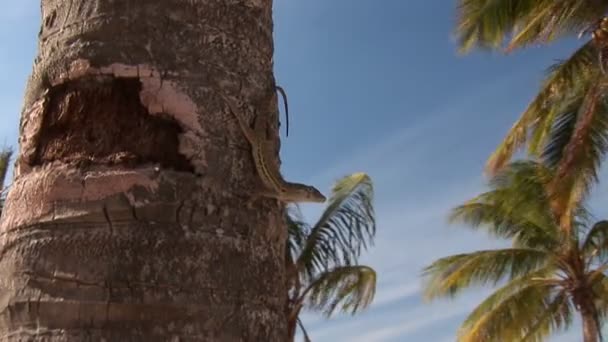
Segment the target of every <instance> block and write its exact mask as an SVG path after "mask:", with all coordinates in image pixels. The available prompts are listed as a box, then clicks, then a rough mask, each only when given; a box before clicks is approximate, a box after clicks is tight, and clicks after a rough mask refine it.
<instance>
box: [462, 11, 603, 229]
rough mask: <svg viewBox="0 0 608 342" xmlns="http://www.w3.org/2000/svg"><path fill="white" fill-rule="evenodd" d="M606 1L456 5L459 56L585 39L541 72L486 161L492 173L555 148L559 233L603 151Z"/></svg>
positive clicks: (592, 177) (593, 175)
mask: <svg viewBox="0 0 608 342" xmlns="http://www.w3.org/2000/svg"><path fill="white" fill-rule="evenodd" d="M607 11H608V2H607V1H601V0H564V1H556V0H508V1H507V0H505V1H495V0H458V24H457V28H456V33H457V36H458V40H459V44H460V48H461V51H462V52H469V51H471V50H472V49H473V48H475V47H478V48H482V49H503V48H506V51H512V50H514V49H518V48H523V47H527V46H529V45H531V44H546V43H550V42H552V41H554V40H556V39H560V38H564V37H567V36H576V35H579V36H591V39H590V40H589V41H588V42H586V43H585V44H583V45H582V46H581V47H580V48H579V49H578V50H577V51H575V52H574V53H573V54H572V55H571V56H570V58H569V59H567V60H565V61H560V62H558V63H556V64H554V65H552V66H551V67H550V68H549V72H548V75H547V77H546V79H545V81H544V82H543V84H542V86H541V88H540V90H539V92H538V94H537V95H536V97H535V98H534V99H533V101H532V102H531V103H530V104H529V106H528V108H527V109H526V110H525V111H524V112H523V113H522V115H521V117H520V118H519V119H518V120H517V121H516V122H515V124H514V125H513V126H512V127H511V129H510V131H509V132H508V133H507V136H506V137H505V138H504V140H503V141H502V143H501V144H500V145H499V147H498V148H497V149H496V151H495V152H494V153H493V154H492V156H491V157H490V159H489V160H488V164H487V170H488V171H489V172H490V174H495V173H496V172H498V171H499V170H500V169H502V168H503V167H505V166H506V165H507V164H508V162H509V161H510V160H511V159H512V157H513V155H514V154H515V152H516V151H517V150H518V149H520V148H522V147H524V146H525V145H527V147H528V153H530V154H531V155H532V156H540V155H541V154H542V153H543V151H544V150H545V149H546V147H547V146H550V145H554V144H555V143H557V144H559V145H560V148H561V152H562V153H561V158H560V160H558V161H557V163H556V173H557V177H556V178H555V179H556V180H557V179H559V182H557V181H556V182H554V183H553V184H550V187H551V188H552V190H551V191H552V192H555V193H562V194H563V195H562V196H557V198H556V199H555V200H554V203H553V206H554V210H555V211H556V212H559V213H560V216H561V218H563V219H562V220H561V222H560V224H561V225H562V227H563V228H565V229H566V230H568V229H570V227H568V226H567V223H568V222H570V219H569V218H570V216H571V215H572V213H571V211H572V210H574V208H575V207H576V203H577V202H579V201H580V200H582V199H583V198H584V196H585V194H586V193H587V192H588V191H589V189H590V187H591V184H593V183H595V182H597V172H598V169H599V167H600V162H601V160H602V158H603V157H604V155H605V154H606V151H607V150H608V148H607V144H606V140H608V108H607V105H606V93H607V91H606V90H607V89H606V83H607V81H608V78H607V77H606V74H605V70H604V69H605V68H604V67H603V64H605V63H606V62H607V57H608V54H607V53H606V50H607V47H608V19H606V18H605V15H606V13H607Z"/></svg>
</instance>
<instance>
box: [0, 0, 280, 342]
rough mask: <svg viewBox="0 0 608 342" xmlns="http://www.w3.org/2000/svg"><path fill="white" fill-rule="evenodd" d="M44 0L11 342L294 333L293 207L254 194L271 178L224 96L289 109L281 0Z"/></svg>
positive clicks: (8, 263)
mask: <svg viewBox="0 0 608 342" xmlns="http://www.w3.org/2000/svg"><path fill="white" fill-rule="evenodd" d="M41 9H42V25H41V30H40V34H39V51H38V56H37V58H36V59H35V63H34V68H33V72H32V75H31V77H30V79H29V82H28V87H27V89H26V94H25V101H24V107H23V112H22V117H21V124H20V151H19V156H18V159H17V161H16V166H15V177H14V181H13V186H12V188H11V191H10V192H9V194H8V199H7V203H6V204H7V205H6V207H5V212H4V216H3V220H2V223H1V226H0V229H1V232H2V236H1V240H0V336H1V337H0V340H2V341H17V340H19V341H21V340H28V341H41V340H44V341H281V342H283V341H285V340H286V337H287V327H286V321H285V316H284V311H283V310H284V307H285V304H286V303H285V293H286V287H285V281H284V263H283V261H284V260H283V259H284V258H283V256H284V245H285V241H286V231H285V230H284V229H280V227H283V219H282V214H281V210H282V208H281V207H280V205H279V204H278V203H276V202H275V201H272V200H264V199H263V200H260V201H258V202H256V204H255V206H254V208H252V209H248V208H247V207H246V206H245V205H244V203H245V201H246V200H247V199H248V197H249V195H248V191H249V189H251V188H252V187H253V186H254V185H256V184H259V183H258V182H259V181H258V178H257V174H256V172H255V169H254V166H253V163H252V160H251V157H250V152H249V151H250V150H249V146H248V145H247V142H246V140H245V139H244V137H243V136H242V134H241V132H240V131H239V129H238V126H237V125H236V121H235V120H234V118H233V116H232V115H231V114H230V112H229V111H228V107H227V105H226V104H225V103H224V102H223V101H222V100H221V97H220V96H219V95H218V94H219V93H223V94H225V95H230V96H235V97H238V98H239V99H240V100H241V108H242V109H243V111H244V113H245V115H247V116H248V117H250V118H251V119H253V116H254V115H255V114H260V115H274V116H276V112H277V98H276V95H275V93H274V78H273V60H272V56H273V41H272V28H273V26H272V25H273V24H272V0H163V1H159V0H121V1H116V0H42V4H41ZM267 113H274V114H267ZM273 122H276V119H275V120H274V121H273ZM277 129H278V127H277V125H276V124H275V125H274V126H273V127H271V128H270V129H269V138H271V139H275V141H276V142H277V149H278V144H279V142H278V131H277ZM276 162H277V163H279V161H278V157H277V160H276Z"/></svg>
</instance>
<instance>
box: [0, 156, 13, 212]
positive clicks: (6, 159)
mask: <svg viewBox="0 0 608 342" xmlns="http://www.w3.org/2000/svg"><path fill="white" fill-rule="evenodd" d="M12 155H13V150H12V149H10V148H5V149H3V150H1V151H0V217H1V216H2V208H3V207H4V196H5V194H6V191H5V187H4V182H5V181H6V175H7V173H8V167H9V163H10V161H11V156H12Z"/></svg>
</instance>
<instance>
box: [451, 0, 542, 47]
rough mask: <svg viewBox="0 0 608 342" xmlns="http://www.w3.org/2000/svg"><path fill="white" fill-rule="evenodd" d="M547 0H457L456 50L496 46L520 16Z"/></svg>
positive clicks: (525, 15)
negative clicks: (457, 45) (457, 43)
mask: <svg viewBox="0 0 608 342" xmlns="http://www.w3.org/2000/svg"><path fill="white" fill-rule="evenodd" d="M550 2H551V1H548V0H460V1H458V10H457V11H458V13H457V16H458V19H457V27H456V33H457V36H458V42H459V46H460V52H462V53H466V52H468V51H470V50H471V49H473V48H474V47H479V48H483V49H492V48H500V47H501V46H502V44H503V42H504V40H505V37H506V36H508V35H509V34H511V33H512V32H513V29H514V27H515V26H516V25H517V23H518V22H520V21H521V20H522V18H524V17H527V16H529V15H530V13H534V12H536V11H538V10H539V8H544V7H547V4H548V3H550Z"/></svg>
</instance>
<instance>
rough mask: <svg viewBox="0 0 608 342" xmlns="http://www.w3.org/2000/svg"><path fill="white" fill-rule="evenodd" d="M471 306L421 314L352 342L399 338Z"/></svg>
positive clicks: (464, 311)
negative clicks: (413, 318) (418, 316)
mask: <svg viewBox="0 0 608 342" xmlns="http://www.w3.org/2000/svg"><path fill="white" fill-rule="evenodd" d="M469 310H470V308H469V307H462V306H452V307H449V308H447V309H445V310H441V311H437V312H435V313H434V314H430V315H421V318H419V319H416V320H413V321H409V322H404V323H402V324H397V325H392V326H389V327H384V328H380V329H376V330H373V331H371V332H369V333H367V334H363V335H359V337H356V338H354V339H349V341H351V342H369V341H374V342H382V341H386V340H388V339H392V338H397V337H400V336H403V335H407V334H410V333H413V332H416V331H418V330H420V329H422V328H425V327H428V326H430V325H432V324H434V323H436V322H438V321H442V320H444V319H448V318H452V317H455V316H458V315H461V314H463V313H466V312H467V311H469Z"/></svg>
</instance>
